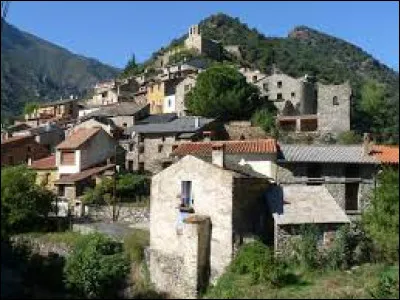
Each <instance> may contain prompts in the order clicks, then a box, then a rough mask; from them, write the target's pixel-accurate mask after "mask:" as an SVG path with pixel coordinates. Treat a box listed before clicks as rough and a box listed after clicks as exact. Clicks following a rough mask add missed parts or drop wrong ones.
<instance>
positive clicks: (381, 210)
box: [363, 168, 399, 261]
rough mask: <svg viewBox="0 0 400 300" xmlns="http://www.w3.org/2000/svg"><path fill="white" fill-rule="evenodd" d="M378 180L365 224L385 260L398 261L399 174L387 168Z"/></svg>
mask: <svg viewBox="0 0 400 300" xmlns="http://www.w3.org/2000/svg"><path fill="white" fill-rule="evenodd" d="M378 179H379V180H378V184H379V185H378V187H377V189H376V191H375V193H374V194H373V195H371V204H370V206H369V208H368V209H367V210H366V211H365V213H364V214H363V223H364V226H365V230H366V231H367V233H368V235H369V236H370V237H371V238H372V239H373V240H374V241H375V243H376V245H377V247H378V250H379V252H380V253H381V255H382V256H383V258H384V259H386V260H391V261H398V259H399V257H398V255H399V173H398V171H396V170H393V169H389V168H387V169H384V170H383V172H382V173H381V174H380V176H379V178H378Z"/></svg>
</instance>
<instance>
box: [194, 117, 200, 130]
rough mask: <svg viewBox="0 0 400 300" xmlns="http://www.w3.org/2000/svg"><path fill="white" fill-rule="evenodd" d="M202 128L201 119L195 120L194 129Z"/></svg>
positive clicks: (196, 118)
mask: <svg viewBox="0 0 400 300" xmlns="http://www.w3.org/2000/svg"><path fill="white" fill-rule="evenodd" d="M199 127H200V119H199V117H195V118H194V128H199Z"/></svg>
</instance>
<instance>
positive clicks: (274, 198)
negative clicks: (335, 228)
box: [266, 185, 350, 225]
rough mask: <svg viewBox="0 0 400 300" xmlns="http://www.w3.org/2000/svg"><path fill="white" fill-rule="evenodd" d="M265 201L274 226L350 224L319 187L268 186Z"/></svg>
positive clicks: (342, 212)
mask: <svg viewBox="0 0 400 300" xmlns="http://www.w3.org/2000/svg"><path fill="white" fill-rule="evenodd" d="M266 198H267V204H268V206H269V207H270V209H271V211H272V215H273V218H274V220H275V223H276V224H279V225H284V224H310V223H349V222H350V220H349V218H348V217H347V215H346V213H345V212H344V211H343V210H342V209H341V208H340V206H339V205H338V204H337V203H336V201H335V199H334V198H333V197H332V195H331V194H330V193H329V191H328V190H327V189H326V187H324V186H322V185H319V186H309V185H289V186H271V187H270V188H269V189H268V191H267V194H266Z"/></svg>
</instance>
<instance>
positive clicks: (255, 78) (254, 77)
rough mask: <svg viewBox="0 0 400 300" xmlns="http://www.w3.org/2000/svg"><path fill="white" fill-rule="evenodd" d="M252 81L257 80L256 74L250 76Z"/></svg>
mask: <svg viewBox="0 0 400 300" xmlns="http://www.w3.org/2000/svg"><path fill="white" fill-rule="evenodd" d="M252 81H253V83H254V82H256V81H257V75H254V76H253V78H252Z"/></svg>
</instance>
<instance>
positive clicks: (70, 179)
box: [54, 164, 115, 184]
mask: <svg viewBox="0 0 400 300" xmlns="http://www.w3.org/2000/svg"><path fill="white" fill-rule="evenodd" d="M114 167H115V164H108V165H106V166H100V167H94V168H90V169H86V170H84V171H82V172H79V173H76V174H71V175H67V176H65V177H62V178H60V179H59V180H57V181H56V182H54V183H55V184H69V183H75V182H78V181H81V180H83V179H86V178H88V177H90V176H93V175H96V174H99V173H101V172H103V171H106V170H109V169H113V168H114Z"/></svg>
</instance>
